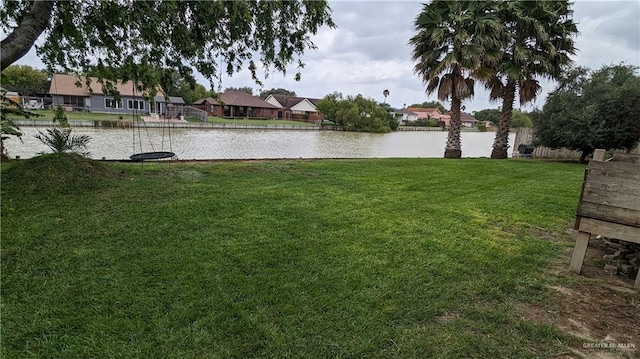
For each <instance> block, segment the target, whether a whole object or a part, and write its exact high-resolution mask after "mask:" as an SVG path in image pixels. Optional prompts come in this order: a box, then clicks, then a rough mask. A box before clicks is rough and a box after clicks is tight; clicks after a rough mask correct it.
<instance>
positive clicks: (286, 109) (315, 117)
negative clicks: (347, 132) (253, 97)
mask: <svg viewBox="0 0 640 359" xmlns="http://www.w3.org/2000/svg"><path fill="white" fill-rule="evenodd" d="M265 101H267V102H268V103H270V104H272V105H274V106H276V107H278V108H279V109H278V118H282V119H286V120H289V119H291V120H297V121H307V122H316V121H319V120H322V119H323V117H324V116H322V114H321V113H320V112H319V111H318V109H317V108H316V105H317V104H318V101H320V99H318V98H310V97H297V96H287V95H269V96H268V97H267V98H266V99H265Z"/></svg>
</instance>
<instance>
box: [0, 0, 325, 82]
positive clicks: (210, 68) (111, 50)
mask: <svg viewBox="0 0 640 359" xmlns="http://www.w3.org/2000/svg"><path fill="white" fill-rule="evenodd" d="M330 12H331V10H330V8H329V6H328V4H327V2H326V1H302V0H300V1H285V0H281V1H260V2H258V1H248V0H237V1H125V2H123V1H116V0H106V1H29V0H21V1H5V2H3V3H2V7H1V8H0V13H1V15H2V22H1V23H0V28H1V29H2V30H4V32H5V33H7V34H8V35H7V36H6V37H5V38H4V39H3V40H2V43H1V51H0V63H1V70H4V69H5V68H6V67H7V66H9V65H11V64H12V63H14V62H15V61H16V60H18V59H19V58H21V57H22V56H24V55H25V54H26V53H27V52H28V51H29V49H30V48H31V47H32V46H33V44H34V43H35V41H36V40H37V39H38V38H39V37H40V35H41V34H42V35H43V36H42V39H41V41H42V45H41V46H39V47H38V53H39V55H40V57H41V59H42V61H43V62H44V63H45V64H46V65H47V67H48V68H51V69H55V70H57V71H60V70H63V71H64V70H69V71H77V72H79V73H87V70H88V69H93V70H94V71H95V73H96V74H97V75H98V77H99V78H104V79H107V80H111V81H114V80H116V79H119V80H122V81H128V80H134V79H135V80H136V81H139V82H140V83H142V84H144V87H145V88H146V89H148V90H151V91H154V90H155V89H156V88H157V85H159V84H160V82H161V81H160V78H159V76H158V74H157V71H156V69H158V68H163V69H169V70H175V71H178V72H181V73H182V72H185V71H186V72H189V73H191V67H193V68H195V69H197V70H198V72H200V73H201V74H202V75H204V76H205V77H207V78H208V79H210V81H211V82H212V85H213V81H214V79H217V80H218V82H220V81H221V77H222V74H223V73H226V74H228V75H232V74H234V73H236V72H238V71H241V70H242V69H243V68H246V69H248V70H249V71H250V72H251V74H252V78H253V79H254V81H256V82H257V83H260V80H259V78H258V65H257V63H256V61H259V63H260V66H261V67H262V68H263V69H264V71H265V74H266V73H269V72H270V71H272V70H273V69H275V70H277V71H280V72H282V73H285V72H286V69H287V66H288V65H289V64H291V63H293V62H296V61H297V62H298V69H301V68H302V67H303V66H304V63H302V62H301V57H302V55H303V53H304V51H305V50H307V49H314V48H315V45H314V44H313V42H312V41H311V40H310V35H312V34H315V33H317V31H318V30H319V29H320V28H321V27H322V26H325V25H326V26H330V27H334V26H335V25H334V23H333V21H332V20H331V16H330ZM115 69H117V70H115ZM299 76H300V74H299V72H298V73H297V74H296V79H299ZM212 87H213V86H212Z"/></svg>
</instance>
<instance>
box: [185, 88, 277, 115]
mask: <svg viewBox="0 0 640 359" xmlns="http://www.w3.org/2000/svg"><path fill="white" fill-rule="evenodd" d="M193 107H196V108H199V109H201V110H205V111H207V113H208V114H209V115H212V116H218V117H243V118H277V116H278V108H277V107H276V106H274V105H272V104H270V103H268V102H266V101H263V100H262V99H260V98H258V97H255V96H251V95H249V94H248V93H246V92H242V91H236V90H228V91H225V92H224V93H222V94H220V97H219V100H216V99H214V98H211V97H207V98H203V99H200V100H198V101H196V102H194V103H193Z"/></svg>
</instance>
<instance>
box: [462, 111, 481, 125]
mask: <svg viewBox="0 0 640 359" xmlns="http://www.w3.org/2000/svg"><path fill="white" fill-rule="evenodd" d="M460 121H462V122H471V123H478V122H480V121H478V120H477V119H476V118H475V117H473V116H471V115H470V114H468V113H466V112H461V113H460Z"/></svg>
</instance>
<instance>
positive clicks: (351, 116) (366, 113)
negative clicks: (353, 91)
mask: <svg viewBox="0 0 640 359" xmlns="http://www.w3.org/2000/svg"><path fill="white" fill-rule="evenodd" d="M317 108H318V110H320V112H322V113H323V114H324V116H325V119H327V120H329V121H332V122H333V123H335V124H336V125H337V126H343V127H345V128H347V129H348V130H351V131H361V132H383V133H384V132H389V131H391V128H390V124H391V121H395V119H393V117H392V116H391V115H390V114H389V112H387V110H385V109H384V108H382V107H380V106H378V104H377V102H376V101H374V100H372V99H368V98H364V97H363V96H362V95H357V96H347V97H346V98H345V97H343V96H342V94H341V93H339V92H334V93H332V94H329V95H327V96H325V97H324V98H323V99H322V100H320V101H319V102H318V104H317Z"/></svg>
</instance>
